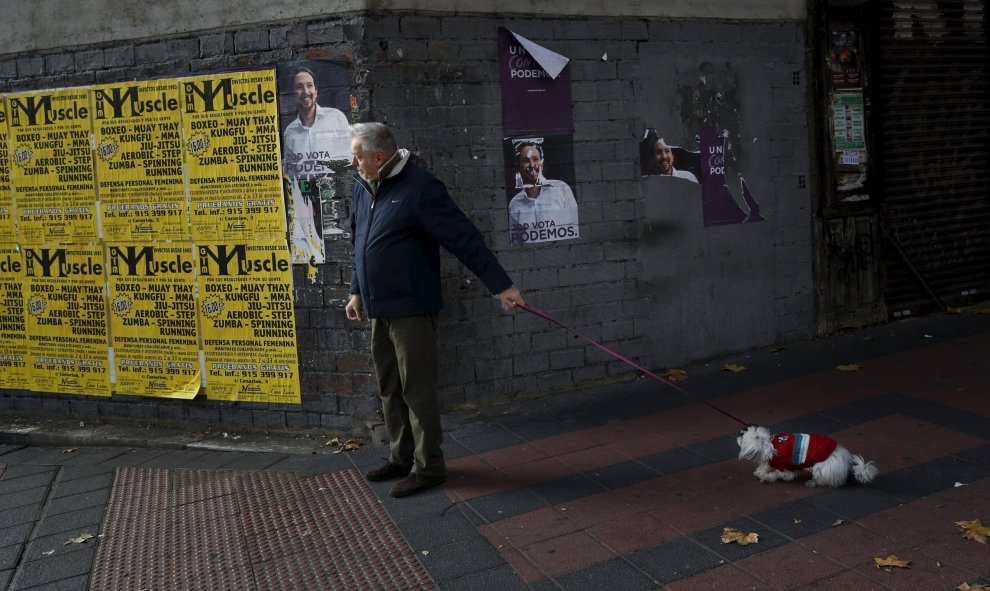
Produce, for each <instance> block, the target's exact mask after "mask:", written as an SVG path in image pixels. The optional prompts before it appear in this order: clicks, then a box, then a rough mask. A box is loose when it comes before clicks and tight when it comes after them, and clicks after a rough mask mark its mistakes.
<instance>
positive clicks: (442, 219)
mask: <svg viewBox="0 0 990 591" xmlns="http://www.w3.org/2000/svg"><path fill="white" fill-rule="evenodd" d="M418 214H419V218H420V224H421V227H422V228H423V229H424V231H426V233H427V234H429V235H430V237H431V238H433V239H434V240H436V241H437V242H438V243H439V244H440V246H442V247H444V249H446V250H447V252H449V253H450V254H452V255H454V256H455V257H457V258H458V260H460V261H461V263H463V264H464V266H465V267H467V268H468V269H470V270H471V272H472V273H474V274H475V275H477V276H478V279H480V280H481V282H482V283H484V284H485V287H487V288H488V290H489V291H490V292H491V293H493V294H497V293H500V292H502V291H504V290H506V289H508V288H509V287H512V279H511V278H509V274H508V273H506V272H505V269H503V268H502V265H501V264H500V263H499V262H498V259H497V258H495V255H494V254H493V253H492V251H491V250H489V249H488V246H486V245H485V239H484V237H483V236H482V235H481V232H480V231H479V230H478V228H477V227H476V226H475V225H474V224H473V223H472V222H471V220H469V219H468V217H467V216H466V215H464V212H463V211H461V209H460V208H459V207H457V204H456V203H454V200H453V199H451V198H450V195H449V194H448V193H447V188H446V187H445V186H444V184H443V183H442V182H441V181H440V180H439V179H437V178H435V177H432V176H431V178H430V179H429V180H427V181H426V182H425V183H424V186H423V189H422V194H421V198H420V202H419V209H418Z"/></svg>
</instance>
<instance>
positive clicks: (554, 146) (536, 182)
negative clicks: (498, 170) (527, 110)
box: [503, 135, 581, 244]
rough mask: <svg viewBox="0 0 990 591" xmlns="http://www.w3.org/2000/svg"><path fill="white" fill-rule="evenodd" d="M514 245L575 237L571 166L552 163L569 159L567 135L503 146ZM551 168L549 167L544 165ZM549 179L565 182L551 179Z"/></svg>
mask: <svg viewBox="0 0 990 591" xmlns="http://www.w3.org/2000/svg"><path fill="white" fill-rule="evenodd" d="M503 150H504V151H505V162H506V163H508V166H506V183H505V184H506V187H507V188H508V198H509V232H510V242H511V243H512V244H529V243H533V242H547V241H550V240H568V239H571V238H579V237H580V235H581V232H580V227H579V226H578V207H577V201H576V200H575V199H574V193H573V192H572V191H571V186H570V185H571V184H572V183H573V182H574V162H573V160H571V159H570V158H568V157H567V156H562V157H563V158H566V160H564V161H553V160H552V159H553V158H554V155H555V154H561V155H569V154H573V144H572V142H571V136H569V135H567V136H546V137H529V136H519V137H511V138H506V139H505V141H504V142H503ZM548 163H549V164H548ZM547 174H550V175H552V176H562V177H564V178H556V179H550V178H547V176H546V175H547Z"/></svg>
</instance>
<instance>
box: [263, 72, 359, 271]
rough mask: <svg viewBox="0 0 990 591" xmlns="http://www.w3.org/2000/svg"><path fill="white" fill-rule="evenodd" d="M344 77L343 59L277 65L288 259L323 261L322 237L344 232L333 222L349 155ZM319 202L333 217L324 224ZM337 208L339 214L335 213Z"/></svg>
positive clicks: (341, 213)
mask: <svg viewBox="0 0 990 591" xmlns="http://www.w3.org/2000/svg"><path fill="white" fill-rule="evenodd" d="M347 76H348V70H347V62H346V61H344V60H342V59H325V60H304V61H294V62H285V63H282V64H279V65H278V85H279V105H280V106H279V120H280V125H279V127H280V129H281V130H282V156H283V158H282V161H283V163H284V167H285V174H284V185H285V199H286V212H287V215H288V220H287V221H288V227H289V245H290V248H291V250H292V262H293V263H308V264H311V265H315V264H317V263H323V262H325V261H326V248H325V245H324V237H325V235H326V234H331V235H333V237H334V238H338V237H340V236H338V235H339V234H342V233H343V230H342V229H341V228H342V227H343V226H342V225H340V224H338V223H336V221H335V220H337V219H339V218H342V217H344V213H343V205H342V204H341V203H340V201H339V200H338V199H336V198H337V196H338V195H337V178H338V175H339V174H340V173H341V172H342V171H343V170H344V169H345V168H346V167H347V166H349V163H350V159H351V141H350V134H349V131H348V128H349V126H350V122H349V121H348V118H347V114H346V113H347V112H348V110H349V105H350V101H349V87H348V79H347ZM324 204H327V206H328V207H329V208H330V209H331V210H332V211H331V212H330V214H331V215H330V218H331V220H334V221H331V223H329V224H327V225H326V226H325V225H324V219H323V217H324V216H323V214H324V206H325V205H324ZM337 209H340V210H341V211H340V212H339V213H340V215H336V214H335V213H334V212H335V211H336V210H337ZM325 227H329V228H330V230H328V231H327V230H325ZM326 237H328V238H329V237H331V236H329V235H327V236H326Z"/></svg>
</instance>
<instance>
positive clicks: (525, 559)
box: [479, 529, 547, 584]
mask: <svg viewBox="0 0 990 591" xmlns="http://www.w3.org/2000/svg"><path fill="white" fill-rule="evenodd" d="M479 531H480V532H481V534H482V535H483V536H485V539H487V540H488V542H489V543H490V544H492V545H493V546H494V547H496V548H497V549H498V552H499V554H500V555H501V556H502V558H503V559H504V560H505V561H506V562H507V563H508V565H509V566H510V567H511V568H512V570H513V572H515V573H516V574H517V575H519V577H520V578H521V579H522V580H523V581H524V582H526V583H528V584H533V583H538V582H540V581H544V580H546V578H547V577H546V575H545V574H544V573H543V572H541V571H540V569H539V568H537V566H536V565H535V564H534V563H533V561H532V560H531V559H530V557H529V556H527V555H525V554H524V553H523V552H522V551H521V550H517V549H515V548H512V547H501V546H500V544H501V540H500V539H499V537H498V534H495V533H494V531H493V530H491V529H489V530H484V529H482V530H479Z"/></svg>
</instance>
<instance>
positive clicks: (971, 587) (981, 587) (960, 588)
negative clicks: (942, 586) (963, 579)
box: [956, 583, 990, 591]
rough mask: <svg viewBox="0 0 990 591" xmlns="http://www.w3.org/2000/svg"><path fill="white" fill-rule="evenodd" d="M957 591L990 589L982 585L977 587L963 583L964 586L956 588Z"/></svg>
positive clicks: (983, 590) (984, 590)
mask: <svg viewBox="0 0 990 591" xmlns="http://www.w3.org/2000/svg"><path fill="white" fill-rule="evenodd" d="M956 589H959V591H987V590H988V589H990V587H987V586H986V585H981V584H979V583H977V584H975V585H970V584H969V583H963V584H962V585H959V586H958V587H956Z"/></svg>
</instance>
